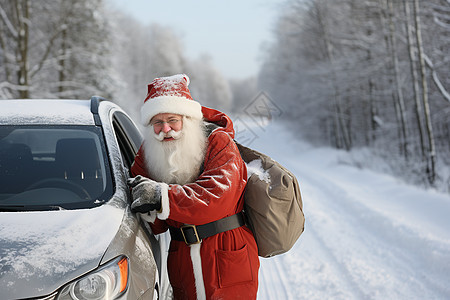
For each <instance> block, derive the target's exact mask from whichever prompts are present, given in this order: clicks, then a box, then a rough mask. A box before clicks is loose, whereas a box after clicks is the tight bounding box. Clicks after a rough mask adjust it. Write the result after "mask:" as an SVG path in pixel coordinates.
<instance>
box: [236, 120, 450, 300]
mask: <svg viewBox="0 0 450 300" xmlns="http://www.w3.org/2000/svg"><path fill="white" fill-rule="evenodd" d="M241 128H242V127H241ZM285 129H286V128H285V127H282V126H280V125H277V124H275V123H271V124H269V125H268V126H267V127H265V128H264V129H262V128H259V129H258V128H257V127H255V128H253V131H254V132H255V133H256V134H257V138H256V139H255V140H254V141H253V142H252V143H251V144H250V146H251V147H253V148H255V149H257V150H260V151H262V152H265V153H266V154H269V155H270V156H271V157H272V158H274V159H275V160H278V161H279V162H281V163H283V164H284V165H285V166H287V167H288V168H289V169H290V170H291V171H293V172H294V173H295V174H296V176H297V178H298V180H299V183H300V187H301V190H302V197H303V205H304V213H305V217H306V224H305V232H304V233H303V235H302V236H301V237H300V239H299V240H298V241H297V243H296V245H295V246H294V247H293V248H292V249H291V251H289V252H288V253H286V254H284V255H280V256H277V257H273V258H269V259H262V258H261V269H260V288H259V293H258V299H259V300H264V299H321V300H322V299H346V300H347V299H450V217H449V216H450V195H448V194H441V193H437V192H434V191H432V190H428V191H426V190H422V189H418V188H416V187H414V186H410V185H406V184H404V183H402V182H401V181H400V180H398V179H396V178H394V177H392V176H388V175H385V174H381V173H375V172H372V171H369V170H365V169H359V168H356V167H353V166H351V165H349V164H343V163H342V161H345V160H346V159H345V156H347V155H348V154H347V153H345V152H340V151H336V150H332V149H327V148H313V147H312V146H310V145H307V144H304V143H302V142H300V141H295V140H293V138H292V137H291V136H290V135H289V134H288V133H286V132H285Z"/></svg>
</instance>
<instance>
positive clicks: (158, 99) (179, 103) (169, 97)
mask: <svg viewBox="0 0 450 300" xmlns="http://www.w3.org/2000/svg"><path fill="white" fill-rule="evenodd" d="M188 85H189V77H188V76H187V75H185V74H178V75H173V76H169V77H159V78H155V79H154V80H153V81H152V82H151V83H150V84H149V85H148V93H147V97H146V98H145V100H144V105H143V106H142V108H141V122H142V124H143V125H145V126H147V125H148V124H149V122H150V120H151V119H152V118H153V117H154V116H155V115H157V114H160V113H172V114H178V115H184V116H188V117H191V118H195V119H201V118H202V117H203V114H202V106H201V105H200V103H199V102H197V101H195V100H193V99H192V96H191V93H190V91H189V88H188Z"/></svg>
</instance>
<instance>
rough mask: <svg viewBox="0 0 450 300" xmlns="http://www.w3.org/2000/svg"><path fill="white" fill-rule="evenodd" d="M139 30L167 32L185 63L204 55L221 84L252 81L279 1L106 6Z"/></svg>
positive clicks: (133, 0) (174, 0) (118, 0)
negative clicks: (153, 26)
mask: <svg viewBox="0 0 450 300" xmlns="http://www.w3.org/2000/svg"><path fill="white" fill-rule="evenodd" d="M108 1H110V2H111V3H112V4H113V5H116V6H117V7H118V8H119V9H120V10H122V11H124V12H127V13H129V14H131V15H132V16H135V17H136V19H138V20H140V21H141V22H142V23H143V24H152V23H157V24H160V25H164V26H168V27H170V28H172V29H173V30H174V32H175V33H176V34H177V35H178V36H180V37H181V42H182V44H183V46H184V48H185V52H186V55H185V56H186V57H187V58H192V59H197V58H199V57H200V56H202V55H204V54H207V55H209V56H210V57H211V58H212V62H213V65H214V66H215V67H216V68H217V69H218V70H219V71H220V72H221V73H222V75H223V76H225V78H227V79H246V78H248V77H252V76H256V75H257V73H258V70H259V67H260V65H261V63H262V58H263V55H264V53H263V51H262V49H263V47H264V45H267V44H268V43H269V42H270V41H271V40H272V39H273V35H272V32H273V29H274V27H275V23H276V20H277V17H278V14H279V13H280V8H281V6H282V4H283V3H284V2H285V0H245V1H244V0H241V1H239V0H228V1H207V0H198V1H196V0H193V1H181V0H169V1H150V0H108Z"/></svg>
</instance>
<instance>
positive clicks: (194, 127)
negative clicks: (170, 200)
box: [144, 117, 208, 185]
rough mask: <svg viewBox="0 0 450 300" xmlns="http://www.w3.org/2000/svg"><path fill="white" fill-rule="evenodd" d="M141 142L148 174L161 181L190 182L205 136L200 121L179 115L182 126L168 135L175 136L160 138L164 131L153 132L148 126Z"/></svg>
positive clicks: (197, 171) (197, 169)
mask: <svg viewBox="0 0 450 300" xmlns="http://www.w3.org/2000/svg"><path fill="white" fill-rule="evenodd" d="M147 128H148V131H147V136H146V138H145V141H144V152H145V163H146V166H147V171H148V173H149V176H150V177H151V178H152V179H153V180H156V181H160V182H165V183H168V184H170V183H176V184H181V185H183V184H187V183H191V182H194V181H195V180H196V179H197V178H198V176H199V175H200V172H201V167H202V163H203V161H204V159H205V151H206V146H207V141H208V140H207V137H206V135H205V130H204V124H203V121H202V120H196V119H191V118H187V117H183V129H182V130H180V131H178V132H175V131H173V130H172V131H170V132H169V133H168V134H169V135H170V136H172V137H174V138H175V140H171V141H163V140H162V139H163V138H164V134H160V135H156V134H155V133H154V131H153V127H152V126H148V127H147Z"/></svg>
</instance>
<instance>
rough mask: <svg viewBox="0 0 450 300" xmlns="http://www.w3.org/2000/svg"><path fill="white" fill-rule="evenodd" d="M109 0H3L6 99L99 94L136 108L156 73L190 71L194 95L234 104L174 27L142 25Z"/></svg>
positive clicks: (1, 67) (1, 82)
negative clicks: (189, 53) (188, 54)
mask: <svg viewBox="0 0 450 300" xmlns="http://www.w3.org/2000/svg"><path fill="white" fill-rule="evenodd" d="M111 7H112V5H111V3H110V2H109V1H106V0H39V1H34V0H13V1H11V0H0V99H8V98H52V99H53V98H71V99H86V98H89V97H90V96H91V95H100V96H103V97H105V98H108V99H112V100H113V101H115V102H117V103H119V104H121V105H122V106H123V107H124V109H126V110H127V111H128V112H129V113H130V114H132V115H134V116H138V111H139V108H140V106H141V105H142V102H143V99H144V98H145V96H146V93H147V84H148V83H149V82H150V81H151V80H152V79H153V78H155V77H158V76H168V75H173V74H176V73H187V74H189V76H190V79H191V92H192V94H193V96H195V97H196V98H197V99H199V100H200V101H202V103H205V104H207V105H210V106H218V107H220V108H221V109H229V108H230V106H231V101H232V93H231V87H230V85H229V83H228V81H227V80H226V79H225V78H224V77H223V76H222V75H221V73H220V72H219V71H217V70H216V68H215V67H214V66H213V64H212V61H211V59H210V58H209V57H208V56H207V55H205V56H204V57H199V58H187V57H186V55H185V50H184V47H183V44H182V42H181V38H180V37H179V36H177V35H176V34H175V33H174V31H173V30H172V29H171V28H167V27H164V26H160V25H158V24H152V25H144V24H142V23H140V22H138V21H136V20H134V19H133V18H132V17H131V16H129V15H127V14H125V13H123V12H121V11H118V10H116V9H114V8H111Z"/></svg>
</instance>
